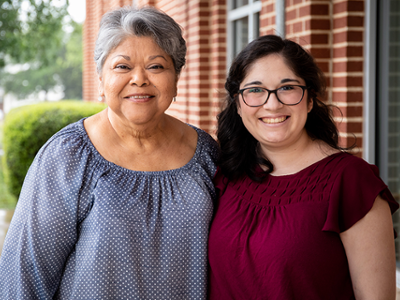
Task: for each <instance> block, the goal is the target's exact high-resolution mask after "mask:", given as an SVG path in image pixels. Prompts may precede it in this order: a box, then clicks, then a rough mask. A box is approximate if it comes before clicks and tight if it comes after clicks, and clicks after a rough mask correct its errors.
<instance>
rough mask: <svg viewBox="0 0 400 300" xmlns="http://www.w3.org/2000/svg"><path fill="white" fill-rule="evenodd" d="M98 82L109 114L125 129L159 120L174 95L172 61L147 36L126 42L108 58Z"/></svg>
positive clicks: (174, 84) (174, 76)
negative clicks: (125, 127) (125, 126)
mask: <svg viewBox="0 0 400 300" xmlns="http://www.w3.org/2000/svg"><path fill="white" fill-rule="evenodd" d="M99 79H100V86H99V92H100V95H101V96H104V97H105V100H106V102H107V104H108V107H109V115H111V117H112V118H114V119H118V120H119V122H122V123H123V124H125V125H127V126H130V125H150V124H151V123H156V122H158V121H160V118H162V116H164V112H165V111H166V109H167V108H168V107H169V106H170V104H171V101H172V99H173V97H175V96H176V94H177V80H178V76H177V75H176V72H175V68H174V64H173V62H172V59H171V57H170V56H169V55H168V54H167V53H166V52H165V51H163V50H162V49H161V48H160V47H159V46H158V45H157V44H156V43H155V42H154V41H153V39H152V38H150V37H136V36H131V37H128V38H127V39H125V40H124V41H123V42H122V43H121V44H120V45H119V46H118V47H116V48H115V49H114V50H113V51H112V52H110V54H109V55H108V57H107V59H106V60H105V62H104V66H103V70H102V73H101V74H100V76H99Z"/></svg>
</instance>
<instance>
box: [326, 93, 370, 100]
mask: <svg viewBox="0 0 400 300" xmlns="http://www.w3.org/2000/svg"><path fill="white" fill-rule="evenodd" d="M332 101H334V102H363V93H362V92H335V91H334V92H332Z"/></svg>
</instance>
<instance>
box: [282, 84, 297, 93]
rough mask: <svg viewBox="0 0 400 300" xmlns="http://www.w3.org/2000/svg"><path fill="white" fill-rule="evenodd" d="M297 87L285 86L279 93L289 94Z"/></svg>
mask: <svg viewBox="0 0 400 300" xmlns="http://www.w3.org/2000/svg"><path fill="white" fill-rule="evenodd" d="M294 88H295V87H294V86H292V85H285V86H282V87H280V88H279V91H281V92H288V91H292V90H293V89H294Z"/></svg>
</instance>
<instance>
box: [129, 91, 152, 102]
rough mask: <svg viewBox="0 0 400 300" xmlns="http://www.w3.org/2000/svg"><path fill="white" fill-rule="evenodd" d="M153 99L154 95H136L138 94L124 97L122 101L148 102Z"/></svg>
mask: <svg viewBox="0 0 400 300" xmlns="http://www.w3.org/2000/svg"><path fill="white" fill-rule="evenodd" d="M153 98H154V95H151V94H143V93H138V94H130V95H128V96H125V97H124V99H127V100H129V101H132V102H138V103H140V102H148V101H150V100H151V99H153Z"/></svg>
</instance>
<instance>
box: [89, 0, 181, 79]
mask: <svg viewBox="0 0 400 300" xmlns="http://www.w3.org/2000/svg"><path fill="white" fill-rule="evenodd" d="M129 36H138V37H151V38H153V40H154V42H155V43H156V44H157V45H158V46H159V47H160V48H161V49H163V50H164V51H165V52H166V53H167V54H168V55H169V56H170V57H171V59H172V62H173V63H174V67H175V71H176V74H177V75H179V74H180V72H181V70H182V68H183V66H184V65H185V62H186V58H185V56H186V42H185V40H184V39H183V37H182V29H181V27H180V26H179V25H178V24H177V23H176V22H175V21H174V20H173V19H172V18H171V17H170V16H168V15H167V14H165V13H164V12H162V11H159V10H157V9H155V8H152V7H150V6H147V7H143V8H139V9H136V8H134V7H131V6H125V7H122V8H119V9H116V10H112V11H110V12H108V13H106V14H105V15H104V16H103V18H102V19H101V22H100V29H99V34H98V36H97V41H96V47H95V50H94V60H95V62H96V65H97V72H98V73H99V74H101V71H102V69H103V66H104V62H105V60H106V59H107V56H108V55H109V54H110V52H111V51H112V50H114V49H115V48H116V47H118V45H119V44H120V43H122V42H123V41H124V40H125V39H126V38H127V37H129Z"/></svg>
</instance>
